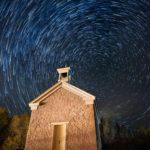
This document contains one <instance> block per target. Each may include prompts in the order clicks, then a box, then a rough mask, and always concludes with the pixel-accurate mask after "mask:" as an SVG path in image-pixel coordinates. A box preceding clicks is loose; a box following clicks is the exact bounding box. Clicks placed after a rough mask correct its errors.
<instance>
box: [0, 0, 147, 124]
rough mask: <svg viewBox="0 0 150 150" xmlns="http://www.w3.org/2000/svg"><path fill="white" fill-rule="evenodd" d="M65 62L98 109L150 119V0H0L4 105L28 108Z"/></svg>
mask: <svg viewBox="0 0 150 150" xmlns="http://www.w3.org/2000/svg"><path fill="white" fill-rule="evenodd" d="M65 65H67V66H70V67H71V69H72V81H71V84H73V85H75V86H77V87H79V88H81V89H84V90H86V91H87V92H89V93H92V94H94V95H95V96H96V98H97V102H98V106H99V110H100V112H101V115H104V116H107V117H110V118H112V119H114V120H117V121H120V122H121V123H122V124H126V123H127V124H137V123H138V124H146V123H150V122H149V120H150V1H149V0H130V1H129V0H76V1H75V0H68V1H61V0H52V1H49V0H1V1H0V106H1V107H7V109H8V113H9V114H10V115H13V114H16V113H17V114H18V113H22V112H25V111H26V112H29V107H28V102H30V101H31V100H32V99H34V98H35V97H37V96H38V95H40V94H41V93H42V92H44V91H45V90H46V89H48V88H49V87H51V86H52V85H53V84H55V83H56V82H57V80H58V74H57V71H56V69H57V68H60V67H65Z"/></svg>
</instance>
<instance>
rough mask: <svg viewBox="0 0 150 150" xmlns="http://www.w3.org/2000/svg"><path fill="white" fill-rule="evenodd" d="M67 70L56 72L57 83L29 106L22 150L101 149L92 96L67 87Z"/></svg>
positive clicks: (97, 121)
mask: <svg viewBox="0 0 150 150" xmlns="http://www.w3.org/2000/svg"><path fill="white" fill-rule="evenodd" d="M69 70H70V68H69V67H67V68H61V69H57V71H58V73H59V80H58V83H56V84H55V85H54V86H52V87H51V88H50V89H48V90H47V91H45V92H44V93H43V94H41V95H40V96H39V97H37V98H36V99H35V100H33V101H32V102H30V103H29V106H30V108H31V111H32V112H31V119H30V124H29V129H28V133H27V138H26V145H25V150H100V149H101V141H100V131H99V124H100V122H99V115H98V113H97V110H96V106H95V96H93V95H91V94H89V93H87V92H85V91H83V90H81V89H79V88H77V87H75V86H73V85H71V84H69V83H68V80H70V79H71V77H70V75H69Z"/></svg>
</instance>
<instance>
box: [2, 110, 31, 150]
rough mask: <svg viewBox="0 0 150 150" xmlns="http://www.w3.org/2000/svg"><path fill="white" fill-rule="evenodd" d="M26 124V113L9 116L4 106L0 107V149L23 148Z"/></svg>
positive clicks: (20, 149)
mask: <svg viewBox="0 0 150 150" xmlns="http://www.w3.org/2000/svg"><path fill="white" fill-rule="evenodd" d="M28 125H29V116H28V115H27V114H25V113H24V114H21V115H20V116H18V115H14V116H13V117H11V118H10V117H9V116H8V114H7V111H6V108H0V150H23V149H24V145H25V139H26V133H27V129H28Z"/></svg>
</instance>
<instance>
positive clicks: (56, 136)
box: [52, 123, 66, 150]
mask: <svg viewBox="0 0 150 150" xmlns="http://www.w3.org/2000/svg"><path fill="white" fill-rule="evenodd" d="M65 147H66V123H63V124H60V123H59V124H54V130H53V143H52V150H65Z"/></svg>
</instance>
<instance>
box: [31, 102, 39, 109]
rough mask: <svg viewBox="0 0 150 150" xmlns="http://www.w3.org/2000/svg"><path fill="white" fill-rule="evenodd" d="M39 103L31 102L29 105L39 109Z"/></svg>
mask: <svg viewBox="0 0 150 150" xmlns="http://www.w3.org/2000/svg"><path fill="white" fill-rule="evenodd" d="M38 106H39V103H30V104H29V107H30V109H31V110H37V108H38Z"/></svg>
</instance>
